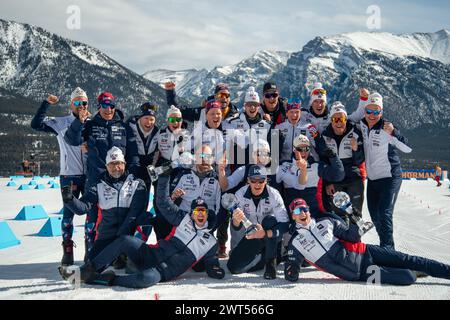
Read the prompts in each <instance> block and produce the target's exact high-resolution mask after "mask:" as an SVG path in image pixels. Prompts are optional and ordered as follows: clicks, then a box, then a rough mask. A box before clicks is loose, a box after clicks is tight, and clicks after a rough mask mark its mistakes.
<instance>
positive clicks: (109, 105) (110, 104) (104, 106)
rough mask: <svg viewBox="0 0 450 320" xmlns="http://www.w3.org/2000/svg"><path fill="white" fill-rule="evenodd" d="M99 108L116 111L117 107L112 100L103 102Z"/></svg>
mask: <svg viewBox="0 0 450 320" xmlns="http://www.w3.org/2000/svg"><path fill="white" fill-rule="evenodd" d="M99 107H101V108H102V109H108V108H111V109H114V108H115V107H116V106H115V105H114V103H113V102H112V101H111V100H103V101H102V102H100V103H99Z"/></svg>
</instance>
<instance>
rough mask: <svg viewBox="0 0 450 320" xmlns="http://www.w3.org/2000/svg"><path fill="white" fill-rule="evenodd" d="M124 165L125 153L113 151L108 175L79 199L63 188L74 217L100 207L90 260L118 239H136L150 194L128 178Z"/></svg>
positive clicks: (108, 159)
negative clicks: (138, 224)
mask: <svg viewBox="0 0 450 320" xmlns="http://www.w3.org/2000/svg"><path fill="white" fill-rule="evenodd" d="M125 165H126V163H125V156H124V154H123V152H122V150H121V149H119V148H118V147H112V148H111V149H110V150H109V151H108V152H107V155H106V169H107V172H105V173H103V174H102V175H101V176H100V181H99V182H98V183H97V184H96V185H94V186H92V187H91V188H89V189H87V190H86V192H85V194H84V195H83V196H82V197H81V198H80V199H77V198H76V197H74V196H73V193H72V187H71V186H70V185H69V186H66V187H63V188H62V195H63V201H64V207H65V208H68V209H69V210H71V211H72V212H74V213H75V214H85V213H87V212H89V210H92V208H95V210H97V207H98V212H99V218H98V221H97V225H96V228H97V230H96V232H97V236H96V238H95V241H94V245H93V247H92V249H91V250H90V251H89V254H88V257H87V258H88V259H87V260H92V259H93V258H95V256H96V255H97V254H98V253H100V252H101V251H102V250H103V249H104V248H105V247H106V246H108V245H109V244H110V243H112V242H113V241H114V240H115V239H117V238H118V237H120V236H122V235H133V234H134V232H135V230H136V219H137V218H138V217H139V216H141V215H142V214H144V213H145V211H146V208H147V197H148V193H147V188H146V187H145V183H144V181H142V180H140V179H137V178H135V177H134V176H133V175H132V174H128V173H127V171H126V170H125Z"/></svg>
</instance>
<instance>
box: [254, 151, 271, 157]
mask: <svg viewBox="0 0 450 320" xmlns="http://www.w3.org/2000/svg"><path fill="white" fill-rule="evenodd" d="M256 155H257V156H258V157H270V152H267V151H257V152H256Z"/></svg>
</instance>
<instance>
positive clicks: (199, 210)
mask: <svg viewBox="0 0 450 320" xmlns="http://www.w3.org/2000/svg"><path fill="white" fill-rule="evenodd" d="M207 212H208V211H207V210H206V209H205V208H203V207H198V208H195V209H194V210H192V213H193V214H195V215H198V214H200V213H201V214H207Z"/></svg>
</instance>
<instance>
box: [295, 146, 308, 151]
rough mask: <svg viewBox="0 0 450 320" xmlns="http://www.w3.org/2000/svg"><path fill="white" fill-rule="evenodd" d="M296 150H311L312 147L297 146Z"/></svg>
mask: <svg viewBox="0 0 450 320" xmlns="http://www.w3.org/2000/svg"><path fill="white" fill-rule="evenodd" d="M295 150H297V151H298V152H309V150H311V147H309V146H305V147H296V148H295Z"/></svg>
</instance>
